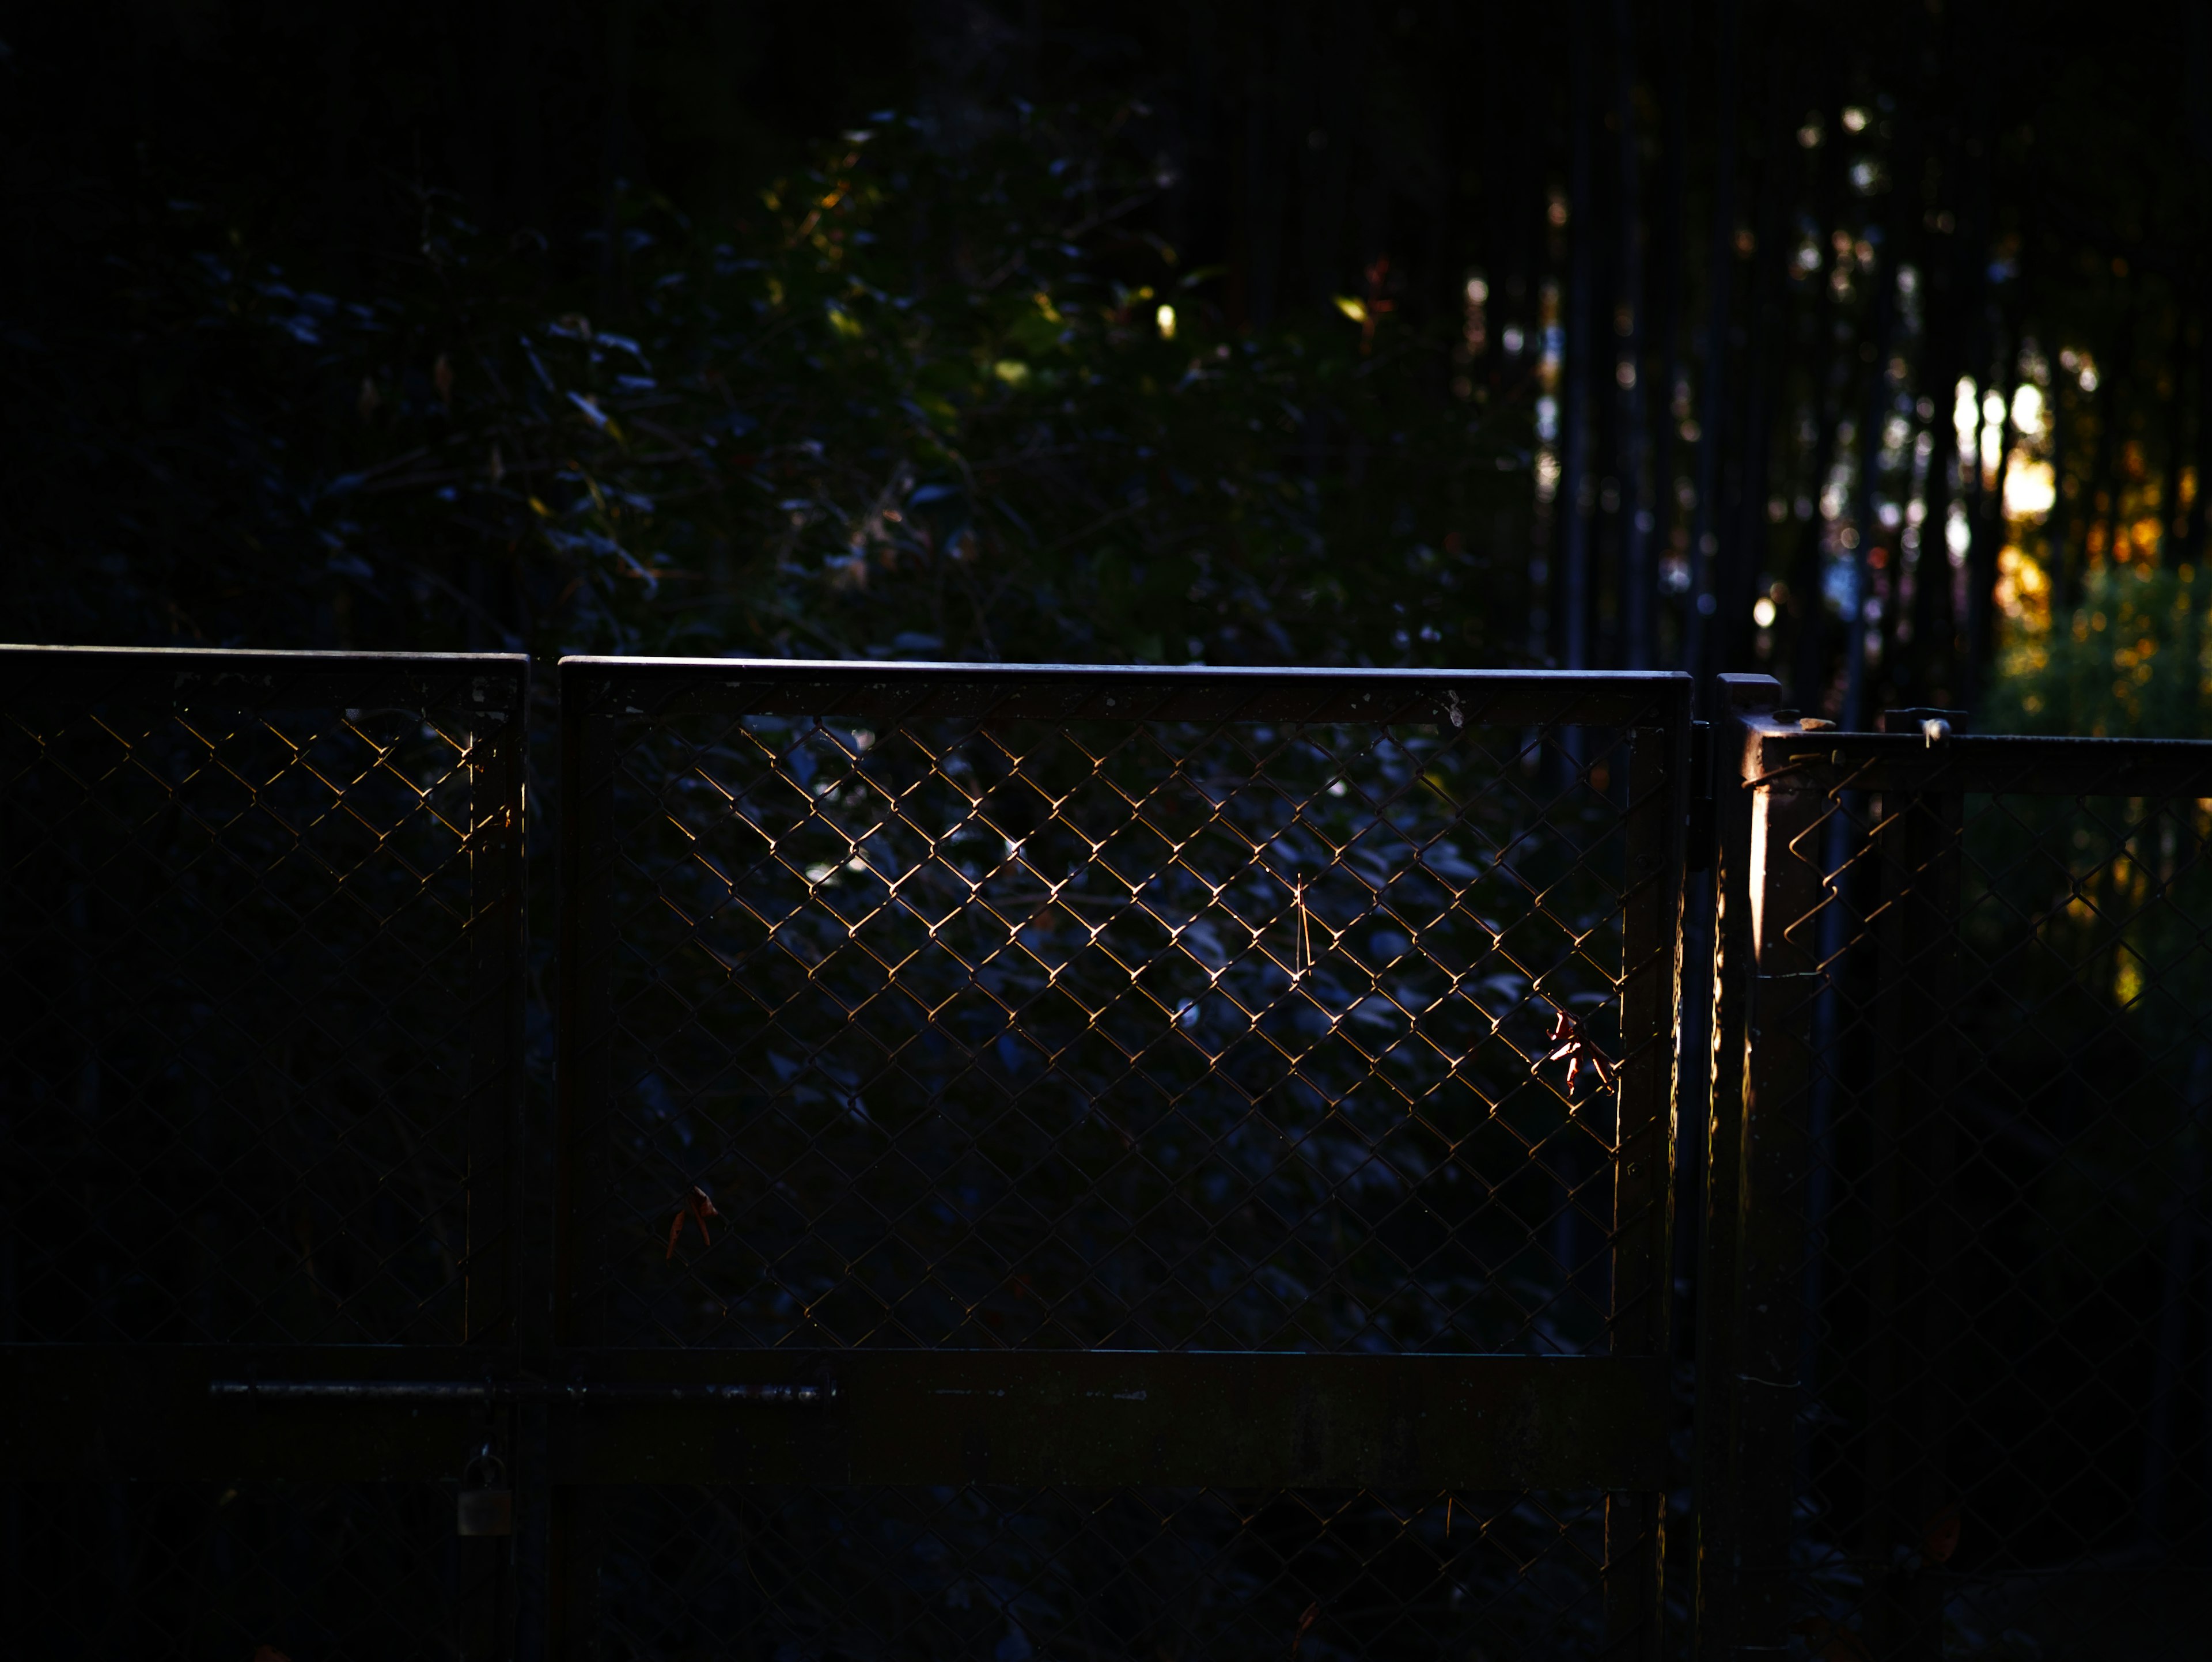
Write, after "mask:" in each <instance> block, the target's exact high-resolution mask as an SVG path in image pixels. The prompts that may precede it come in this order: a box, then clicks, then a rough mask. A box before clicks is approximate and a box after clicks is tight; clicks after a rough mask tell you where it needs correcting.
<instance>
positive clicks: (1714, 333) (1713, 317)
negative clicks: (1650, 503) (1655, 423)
mask: <svg viewBox="0 0 2212 1662" xmlns="http://www.w3.org/2000/svg"><path fill="white" fill-rule="evenodd" d="M1740 34H1741V29H1740V27H1739V9H1738V7H1737V4H1736V0H1721V11H1720V88H1719V90H1720V99H1719V106H1718V113H1717V117H1716V128H1715V132H1714V138H1713V210H1712V211H1713V226H1712V230H1713V235H1712V243H1711V258H1710V259H1709V260H1708V262H1707V265H1706V268H1705V283H1706V288H1707V290H1708V292H1707V296H1706V298H1707V301H1708V304H1709V307H1710V310H1709V312H1708V314H1707V317H1706V323H1705V387H1704V388H1703V392H1704V397H1703V398H1702V399H1700V400H1699V405H1700V409H1701V411H1702V412H1703V413H1702V414H1701V415H1700V416H1699V423H1698V500H1697V503H1696V506H1695V508H1693V509H1692V518H1691V521H1690V587H1689V593H1688V596H1687V599H1688V600H1689V605H1688V606H1686V607H1685V608H1684V610H1683V614H1682V667H1683V668H1685V669H1686V670H1688V671H1689V672H1690V673H1691V674H1692V675H1694V676H1695V677H1697V679H1698V684H1699V685H1700V686H1703V685H1705V683H1706V681H1707V680H1708V679H1709V678H1710V677H1711V673H1712V666H1711V663H1710V662H1709V661H1708V660H1709V658H1710V655H1711V647H1710V641H1711V630H1710V629H1709V627H1708V625H1709V622H1710V620H1711V618H1712V615H1713V612H1714V610H1715V608H1716V607H1717V605H1718V604H1719V603H1718V601H1717V600H1715V598H1714V596H1713V590H1712V570H1711V556H1712V553H1713V551H1714V549H1715V547H1716V545H1717V538H1716V536H1715V535H1714V530H1713V527H1714V526H1715V524H1716V523H1717V521H1716V519H1715V512H1714V511H1715V509H1716V508H1717V507H1718V504H1717V502H1715V501H1714V498H1715V496H1717V494H1718V492H1719V488H1720V478H1721V468H1720V464H1721V426H1722V423H1723V422H1724V421H1725V420H1726V419H1727V416H1728V348H1729V338H1728V324H1729V278H1730V277H1732V276H1733V275H1734V274H1735V253H1734V246H1735V139H1736V133H1735V129H1736V79H1737V77H1736V57H1737V46H1738V44H1739V42H1738V37H1739V35H1740Z"/></svg>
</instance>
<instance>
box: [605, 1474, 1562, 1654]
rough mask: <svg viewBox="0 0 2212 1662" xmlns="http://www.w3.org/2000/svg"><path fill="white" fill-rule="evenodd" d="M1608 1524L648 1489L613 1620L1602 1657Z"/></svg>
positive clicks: (1024, 1646) (615, 1581)
mask: <svg viewBox="0 0 2212 1662" xmlns="http://www.w3.org/2000/svg"><path fill="white" fill-rule="evenodd" d="M1602 1524H1603V1519H1602V1514H1601V1508H1600V1507H1598V1506H1597V1505H1596V1504H1595V1502H1594V1501H1592V1500H1591V1499H1590V1497H1588V1496H1584V1497H1580V1498H1573V1497H1559V1496H1550V1495H1542V1496H1539V1495H1442V1494H1433V1493H1424V1494H1418V1495H1404V1494H1397V1493H1389V1494H1373V1493H1366V1492H1322V1493H1316V1492H1306V1491H1267V1492H1260V1493H1246V1492H1224V1491H1218V1490H1203V1489H1173V1490H1163V1489H1112V1490H1087V1489H1073V1490H1064V1489H1042V1490H1037V1489H1030V1490H1015V1489H1006V1488H927V1489H874V1488H855V1489H780V1488H749V1489H739V1490H728V1489H721V1490H710V1489H694V1490H684V1489H668V1488H658V1489H645V1490H635V1491H626V1492H624V1493H623V1495H621V1496H620V1497H619V1499H618V1501H617V1511H616V1513H615V1514H614V1519H613V1538H614V1539H615V1540H616V1541H617V1543H619V1544H618V1545H617V1546H616V1547H615V1548H614V1549H612V1550H611V1552H610V1553H609V1555H608V1559H607V1563H606V1568H605V1572H604V1577H603V1583H604V1587H605V1594H604V1596H605V1601H606V1615H607V1619H608V1624H609V1627H610V1628H611V1629H612V1630H614V1631H616V1632H617V1633H619V1634H621V1635H623V1639H622V1641H621V1645H622V1648H623V1651H624V1653H627V1654H631V1655H639V1656H671V1657H672V1656H685V1655H716V1654H723V1653H726V1652H727V1651H728V1650H729V1649H730V1648H731V1647H732V1641H733V1639H734V1638H735V1636H737V1635H743V1638H742V1641H738V1643H739V1647H741V1648H742V1649H743V1650H744V1652H745V1653H748V1654H755V1655H760V1656H800V1655H809V1656H821V1655H842V1656H877V1655H922V1656H933V1657H972V1658H977V1659H986V1658H987V1659H992V1662H1027V1659H1030V1658H1032V1657H1066V1658H1073V1659H1079V1662H1087V1659H1103V1658H1112V1659H1116V1662H1118V1659H1122V1658H1127V1657H1148V1658H1158V1657H1174V1658H1177V1659H1185V1658H1200V1657H1231V1656H1233V1657H1245V1656H1268V1657H1277V1658H1280V1657H1285V1656H1289V1655H1292V1654H1295V1655H1297V1656H1298V1657H1300V1658H1304V1659H1319V1658H1328V1657H1370V1656H1372V1657H1409V1656H1429V1657H1437V1658H1443V1657H1450V1658H1453V1659H1455V1662H1466V1659H1468V1658H1469V1657H1471V1656H1474V1657H1483V1658H1505V1657H1523V1656H1526V1657H1553V1656H1559V1657H1565V1656H1587V1655H1589V1654H1591V1653H1592V1652H1593V1651H1594V1650H1595V1648H1596V1647H1597V1645H1598V1643H1599V1641H1601V1636H1602V1632H1603V1615H1604V1612H1603V1610H1602V1608H1601V1604H1600V1601H1599V1599H1598V1598H1597V1596H1596V1594H1595V1586H1596V1584H1597V1578H1598V1572H1599V1570H1600V1568H1601V1555H1602Z"/></svg>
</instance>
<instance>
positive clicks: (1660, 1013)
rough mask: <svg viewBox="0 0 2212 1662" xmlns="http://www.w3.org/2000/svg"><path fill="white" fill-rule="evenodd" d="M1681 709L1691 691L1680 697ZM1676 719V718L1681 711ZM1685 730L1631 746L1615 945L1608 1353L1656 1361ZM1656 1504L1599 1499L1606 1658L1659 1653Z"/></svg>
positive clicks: (1642, 1499) (1665, 1311)
mask: <svg viewBox="0 0 2212 1662" xmlns="http://www.w3.org/2000/svg"><path fill="white" fill-rule="evenodd" d="M1681 691H1682V694H1683V696H1684V698H1685V701H1686V698H1687V694H1688V691H1689V689H1688V687H1687V686H1686V685H1685V686H1684V687H1683V688H1682V690H1681ZM1684 714H1685V715H1686V712H1684ZM1688 748H1689V724H1688V722H1687V721H1686V720H1678V721H1672V722H1670V723H1669V724H1668V726H1666V727H1662V728H1637V729H1635V731H1634V735H1633V737H1632V740H1631V741H1630V759H1629V768H1628V778H1629V809H1628V815H1627V827H1626V828H1627V832H1628V883H1629V894H1628V897H1627V899H1626V905H1625V907H1624V925H1625V927H1624V928H1623V932H1622V940H1621V983H1622V984H1621V996H1620V1008H1621V1018H1620V1021H1621V1049H1622V1062H1621V1081H1620V1093H1619V1097H1618V1100H1619V1103H1620V1122H1619V1127H1618V1132H1617V1136H1618V1147H1619V1154H1618V1155H1617V1157H1616V1159H1615V1162H1614V1187H1613V1350H1614V1352H1615V1354H1617V1355H1644V1356H1658V1357H1665V1356H1667V1355H1668V1318H1669V1316H1670V1314H1671V1313H1672V1307H1673V1299H1672V1289H1671V1288H1670V1287H1669V1285H1668V1281H1669V1275H1668V1271H1669V1267H1670V1265H1671V1263H1672V1262H1673V1250H1672V1245H1671V1234H1672V1228H1673V1211H1674V1207H1673V1202H1674V1165H1673V1151H1674V1135H1673V1130H1674V1113H1675V1109H1676V1104H1675V1100H1674V1084H1675V1080H1676V1078H1677V1068H1676V1058H1675V1047H1674V1032H1675V1030H1676V1025H1677V1020H1678V1014H1679V1001H1680V994H1681V939H1682V932H1681V921H1682V919H1681V913H1682V880H1681V872H1682V843H1683V837H1684V818H1685V811H1686V802H1687V792H1686V783H1685V781H1686V775H1687V771H1688V762H1689V756H1688ZM1664 1505H1665V1497H1664V1496H1663V1495H1642V1494H1619V1493H1617V1494H1613V1495H1607V1499H1606V1516H1605V1535H1606V1542H1605V1554H1606V1565H1607V1593H1606V1601H1607V1630H1608V1638H1609V1647H1608V1650H1607V1654H1608V1655H1617V1656H1623V1657H1626V1656H1639V1657H1645V1658H1650V1659H1656V1658H1657V1657H1658V1656H1659V1655H1661V1653H1662V1648H1663V1621H1664V1614H1665V1601H1664V1597H1663V1594H1664V1580H1663V1570H1664V1555H1663V1552H1662V1541H1663V1539H1664V1536H1663V1531H1664V1527H1665V1519H1664V1515H1663V1509H1664Z"/></svg>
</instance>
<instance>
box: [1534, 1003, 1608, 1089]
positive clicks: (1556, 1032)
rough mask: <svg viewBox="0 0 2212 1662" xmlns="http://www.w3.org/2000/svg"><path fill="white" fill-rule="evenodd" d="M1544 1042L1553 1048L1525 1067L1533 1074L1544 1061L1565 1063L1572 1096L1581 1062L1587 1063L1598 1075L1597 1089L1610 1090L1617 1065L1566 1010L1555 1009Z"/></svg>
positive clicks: (1579, 1074) (1581, 1066)
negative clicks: (1550, 1026) (1591, 1040)
mask: <svg viewBox="0 0 2212 1662" xmlns="http://www.w3.org/2000/svg"><path fill="white" fill-rule="evenodd" d="M1544 1042H1545V1043H1546V1044H1549V1045H1550V1046H1551V1047H1552V1049H1551V1050H1549V1051H1548V1052H1547V1054H1545V1055H1544V1056H1540V1057H1539V1058H1538V1059H1537V1060H1536V1062H1535V1063H1534V1065H1533V1066H1532V1067H1530V1068H1529V1069H1528V1071H1529V1072H1530V1073H1532V1074H1533V1073H1534V1072H1535V1071H1536V1070H1537V1068H1541V1067H1542V1066H1543V1065H1544V1064H1545V1063H1546V1062H1565V1063H1566V1064H1567V1094H1568V1095H1569V1096H1572V1095H1574V1093H1575V1084H1576V1081H1577V1080H1578V1079H1579V1078H1580V1077H1581V1076H1582V1071H1583V1065H1584V1064H1585V1063H1587V1064H1588V1065H1589V1070H1590V1071H1591V1072H1592V1073H1594V1074H1595V1075H1597V1084H1598V1089H1600V1090H1601V1091H1609V1090H1611V1089H1612V1088H1613V1076H1614V1075H1615V1073H1616V1072H1617V1071H1618V1070H1619V1068H1620V1063H1618V1062H1615V1061H1613V1058H1612V1057H1611V1056H1607V1055H1606V1053H1605V1052H1604V1051H1602V1050H1599V1049H1598V1048H1597V1046H1596V1045H1595V1044H1591V1043H1590V1041H1589V1035H1588V1034H1586V1033H1584V1032H1583V1025H1582V1023H1581V1022H1579V1021H1577V1020H1575V1019H1574V1017H1572V1016H1571V1015H1569V1014H1567V1013H1566V1012H1565V1010H1555V1011H1554V1013H1553V1018H1552V1031H1551V1032H1548V1033H1547V1034H1545V1035H1544Z"/></svg>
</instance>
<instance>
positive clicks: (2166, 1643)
mask: <svg viewBox="0 0 2212 1662" xmlns="http://www.w3.org/2000/svg"><path fill="white" fill-rule="evenodd" d="M2137 760H2138V758H2135V757H2134V756H2132V755H2131V754H2130V751H2129V749H2128V748H2127V747H2126V746H2119V745H2115V746H2113V747H2112V751H2111V752H2110V753H2109V755H2108V756H2107V757H2106V758H2103V760H2102V761H2101V763H2100V764H2087V768H2088V770H2089V771H2091V772H2095V771H2096V770H2097V769H2098V768H2099V767H2100V766H2101V767H2102V769H2103V770H2104V774H2105V776H2104V778H2103V779H2102V780H2099V779H2094V778H2092V779H2089V780H2086V781H2085V780H2082V779H2081V778H2079V777H2076V778H2075V779H2074V780H2073V781H2072V782H2071V783H2070V784H2069V786H2067V787H2065V788H2063V789H2061V790H2060V791H2058V792H2057V793H2056V794H2053V793H2052V790H2051V786H2049V785H2047V784H2043V783H2041V782H2039V778H2038V770H2037V768H2036V766H2035V765H2034V764H2033V761H2023V763H2022V764H2021V767H2020V768H2019V770H2018V773H2017V777H2016V779H2013V780H2008V781H2002V783H2004V784H2006V785H2007V786H2008V788H2003V789H1997V790H1984V791H1979V792H1976V793H1974V794H1966V793H1964V792H1961V791H1958V790H1949V791H1938V790H1929V789H1912V788H1901V786H1900V785H1899V782H1897V781H1894V780H1893V781H1892V782H1891V784H1892V786H1893V788H1855V784H1857V783H1859V781H1857V778H1856V777H1855V776H1854V774H1853V773H1852V771H1851V770H1850V769H1848V768H1846V769H1844V770H1839V776H1838V778H1837V779H1836V780H1835V782H1834V787H1833V788H1832V789H1830V790H1828V791H1826V794H1825V795H1824V796H1822V797H1821V798H1820V807H1819V808H1818V810H1817V811H1816V812H1813V813H1808V814H1806V815H1804V816H1803V817H1802V820H1799V821H1793V822H1792V825H1791V834H1790V838H1789V842H1788V846H1787V849H1786V852H1784V854H1783V855H1782V858H1783V859H1784V861H1790V862H1796V863H1797V864H1798V865H1799V867H1800V868H1801V869H1804V870H1808V871H1809V872H1810V873H1811V874H1813V876H1814V880H1816V881H1817V883H1818V886H1819V887H1818V896H1819V898H1818V901H1817V904H1815V905H1814V907H1813V908H1812V909H1811V910H1809V911H1808V912H1807V913H1806V914H1805V915H1804V916H1802V917H1800V918H1798V919H1796V921H1795V922H1793V923H1791V924H1790V932H1791V933H1792V934H1795V935H1796V936H1797V937H1798V938H1799V939H1800V940H1801V941H1805V942H1808V943H1817V945H1816V948H1815V955H1816V958H1817V961H1818V966H1819V967H1818V971H1817V972H1816V973H1815V974H1814V975H1812V976H1810V977H1807V978H1806V979H1805V980H1804V981H1803V983H1802V988H1801V990H1800V991H1799V992H1798V993H1797V994H1796V995H1795V997H1794V998H1793V999H1792V1000H1790V1001H1791V1002H1795V1001H1796V1000H1801V999H1802V1000H1803V1001H1806V1004H1807V1005H1808V1006H1809V1008H1804V1009H1802V1010H1801V1012H1800V1013H1801V1014H1808V1015H1809V1016H1810V1031H1811V1032H1812V1035H1813V1043H1812V1052H1811V1054H1812V1058H1813V1068H1812V1072H1811V1075H1810V1082H1809V1099H1808V1102H1807V1103H1806V1104H1805V1108H1806V1111H1807V1116H1806V1122H1805V1123H1806V1127H1807V1131H1808V1139H1809V1145H1810V1148H1809V1153H1810V1156H1811V1158H1810V1160H1809V1163H1808V1166H1807V1178H1806V1181H1805V1183H1804V1184H1803V1185H1802V1190H1799V1191H1798V1192H1796V1193H1795V1194H1793V1195H1791V1196H1789V1197H1787V1199H1786V1200H1785V1202H1784V1203H1785V1204H1788V1205H1791V1206H1794V1207H1795V1208H1798V1210H1799V1213H1800V1215H1801V1216H1802V1221H1803V1224H1804V1227H1805V1230H1806V1240H1807V1244H1808V1251H1807V1252H1806V1254H1805V1266H1806V1267H1805V1270H1804V1287H1803V1294H1804V1304H1805V1308H1806V1310H1807V1311H1808V1313H1809V1315H1810V1318H1811V1319H1810V1320H1809V1321H1808V1324H1806V1328H1805V1334H1804V1338H1803V1342H1802V1369H1801V1373H1800V1383H1801V1386H1802V1394H1801V1397H1800V1403H1801V1410H1800V1415H1799V1422H1798V1432H1797V1445H1798V1447H1797V1456H1796V1460H1797V1467H1798V1470H1797V1488H1798V1491H1799V1521H1800V1529H1799V1537H1798V1540H1797V1542H1796V1549H1795V1555H1794V1562H1795V1567H1796V1568H1795V1573H1794V1580H1795V1582H1796V1622H1795V1631H1796V1633H1797V1634H1798V1635H1801V1636H1802V1639H1803V1640H1804V1641H1805V1643H1806V1645H1807V1647H1808V1651H1809V1653H1812V1654H1816V1655H1838V1654H1848V1655H1861V1654H1865V1655H1872V1656H1899V1657H1910V1656H1927V1657H1931V1658H1932V1657H1937V1656H1975V1657H2007V1658H2057V1657H2062V1656H2077V1655H2078V1656H2087V1655H2092V1654H2095V1655H2112V1654H2118V1653H2128V1654H2138V1655H2146V1656H2150V1655H2158V1656H2168V1655H2171V1656H2180V1655H2185V1654H2197V1653H2201V1650H2202V1647H2203V1637H2202V1617H2201V1614H2200V1613H2199V1611H2198V1609H2197V1606H2198V1604H2200V1603H2201V1597H2200V1595H2201V1592H2202V1588H2203V1578H2204V1576H2205V1573H2206V1570H2207V1568H2208V1560H2212V1516H2208V1508H2209V1507H2212V1467H2208V1458H2212V1440H2208V1437H2207V1429H2206V1415H2207V1414H2208V1412H2212V1373H2209V1372H2208V1361H2212V1348H2208V1342H2207V1335H2206V1331H2205V1312H2206V1308H2207V1306H2206V1300H2205V1297H2204V1289H2203V1279H2204V1274H2205V1269H2204V1266H2205V1263H2206V1260H2207V1257H2208V1254H2207V1251H2206V1247H2207V1245H2208V1241H2207V1236H2206V1232H2205V1213H2204V1194H2203V1161H2204V1156H2205V1139H2206V1132H2207V1126H2206V1107H2205V1105H2206V1101H2207V1098H2208V1095H2212V943H2208V941H2207V935H2206V931H2207V928H2208V925H2212V864H2208V861H2207V851H2208V837H2212V801H2205V800H2201V799H2196V798H2182V799H2178V800H2177V799H2174V798H2172V797H2158V796H2147V795H2145V794H2142V792H2141V789H2140V788H2139V787H2136V788H2130V782H2129V781H2130V770H2131V768H2132V767H2133V765H2134V764H2135V763H2136V761H2137ZM2081 770H2082V769H2081V767H2079V766H2077V768H2076V769H2075V772H2076V773H2077V774H2078V773H2080V772H2081ZM1905 783H1909V782H1905ZM1801 800H1805V799H1802V798H1801ZM1789 882H1790V879H1789V877H1788V876H1787V875H1784V876H1783V877H1782V878H1780V880H1778V885H1777V886H1776V887H1775V888H1774V889H1771V890H1770V893H1781V892H1787V886H1788V884H1789ZM1762 1019H1763V1018H1762Z"/></svg>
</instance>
